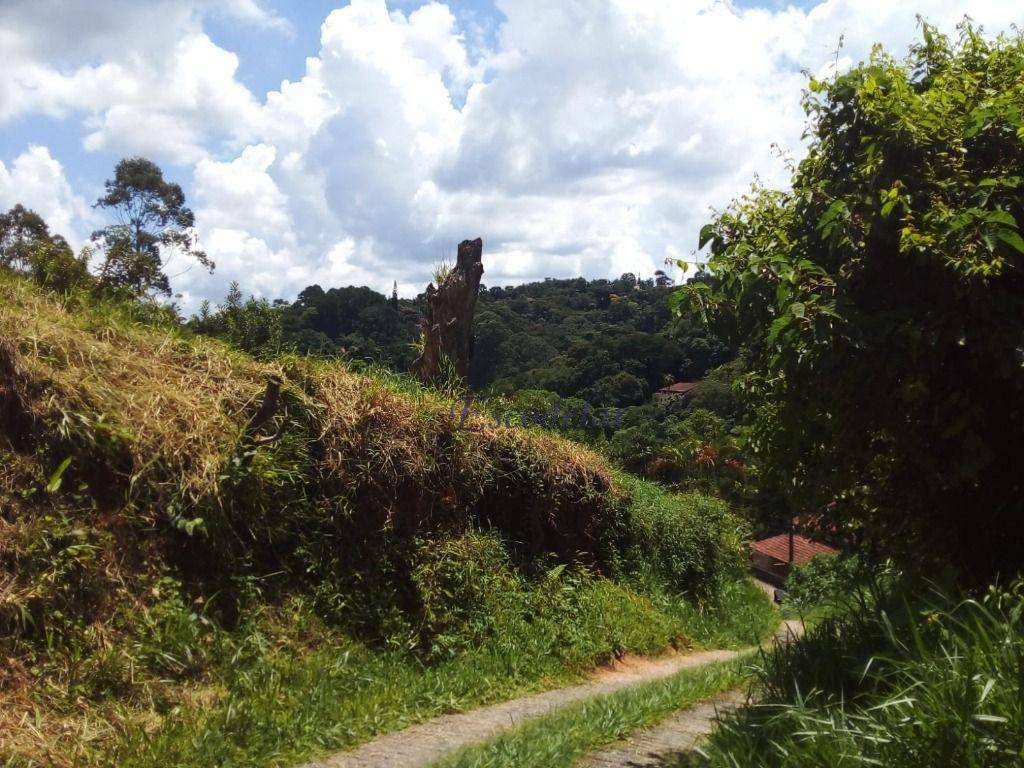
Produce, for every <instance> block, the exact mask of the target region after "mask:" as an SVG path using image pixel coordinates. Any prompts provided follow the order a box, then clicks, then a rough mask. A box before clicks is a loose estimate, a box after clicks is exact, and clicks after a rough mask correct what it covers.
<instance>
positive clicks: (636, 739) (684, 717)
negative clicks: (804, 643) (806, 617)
mask: <svg viewBox="0 0 1024 768" xmlns="http://www.w3.org/2000/svg"><path fill="white" fill-rule="evenodd" d="M803 631H804V627H803V624H802V623H801V622H799V621H791V620H787V621H783V622H782V624H780V625H779V629H778V631H777V632H776V633H775V641H776V642H780V643H789V642H792V641H793V640H795V639H797V638H798V637H800V635H802V634H803ZM745 701H746V695H745V694H744V692H743V691H738V690H737V691H728V692H726V693H723V694H721V695H719V696H716V697H715V698H713V699H710V700H708V701H705V702H703V703H701V704H698V705H697V706H695V707H690V708H689V709H684V710H680V711H679V712H677V713H676V714H674V715H672V716H671V717H670V718H668V719H667V720H663V721H662V722H660V723H658V724H657V725H654V726H652V727H650V728H646V729H644V730H642V731H638V732H637V733H634V734H633V735H632V736H631V737H630V738H629V739H627V740H626V741H623V742H619V743H618V744H613V745H612V746H610V747H608V748H607V749H603V750H601V751H600V752H595V753H594V754H592V755H590V756H588V757H587V758H586V759H584V760H583V762H581V763H580V768H656V766H662V765H665V764H666V763H668V762H669V761H670V760H671V759H672V758H674V757H680V756H682V755H685V754H687V753H689V752H692V751H693V749H694V747H696V746H697V743H698V742H699V741H700V740H701V739H702V738H704V737H705V736H707V735H708V734H709V733H711V729H712V728H714V725H715V720H716V719H717V718H718V716H719V715H720V714H723V713H725V712H728V711H729V710H732V709H736V708H737V707H740V706H742V705H743V704H744V703H745Z"/></svg>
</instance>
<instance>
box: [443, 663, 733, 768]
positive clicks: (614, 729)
mask: <svg viewBox="0 0 1024 768" xmlns="http://www.w3.org/2000/svg"><path fill="white" fill-rule="evenodd" d="M745 663H746V662H745V661H744V660H743V659H742V658H741V659H735V660H732V661H728V662H723V663H717V664H709V665H707V666H702V667H699V668H696V669H687V670H684V671H682V672H679V673H678V674H676V675H673V676H672V677H669V678H667V679H664V680H657V681H654V682H650V683H644V684H642V685H637V686H634V687H632V688H628V689H626V690H623V691H619V692H617V693H614V694H611V695H609V696H602V697H599V698H595V699H591V700H588V701H586V702H584V703H582V704H578V705H575V706H571V707H566V708H565V709H561V710H558V711H557V712H555V713H553V714H550V715H547V716H545V717H541V718H538V719H536V720H532V721H530V722H528V723H526V724H525V725H523V726H520V727H519V728H516V729H515V730H513V731H510V732H508V733H505V734H503V735H501V736H499V737H498V738H496V739H494V740H493V741H490V742H488V743H486V744H483V745H480V746H475V747H470V748H468V749H466V750H464V751H462V752H459V753H458V754H456V755H453V756H452V757H449V758H445V759H443V760H441V761H439V762H437V763H435V764H434V766H432V768H536V766H545V768H563V767H564V768H569V767H570V766H572V765H574V764H575V763H576V762H577V761H578V760H579V759H580V758H582V757H583V756H584V755H586V754H588V753H590V752H593V751H594V750H596V749H599V748H600V747H603V746H605V745H607V744H611V743H613V742H615V741H618V740H619V739H622V738H624V737H626V736H628V735H629V734H630V733H633V732H634V731H636V730H638V729H640V728H644V727H647V726H650V725H653V724H655V723H657V722H659V721H661V720H663V719H664V718H665V717H667V716H668V715H669V714H671V713H673V712H675V711H677V710H680V709H685V708H687V707H690V706H693V705H694V704H697V703H699V702H701V701H705V700H707V699H709V698H711V697H712V696H714V695H715V694H717V693H721V692H722V691H726V690H729V689H731V688H735V687H737V686H739V685H740V684H741V683H742V682H743V680H744V677H745V673H744V664H745Z"/></svg>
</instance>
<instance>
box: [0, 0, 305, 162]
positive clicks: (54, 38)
mask: <svg viewBox="0 0 1024 768" xmlns="http://www.w3.org/2000/svg"><path fill="white" fill-rule="evenodd" d="M210 13H220V14H226V15H229V16H231V17H232V18H236V19H240V20H243V21H246V22H248V23H250V24H254V25H257V26H264V27H278V28H284V27H287V24H286V23H285V22H284V21H283V20H281V19H280V18H278V17H277V16H276V15H274V14H272V13H270V12H268V11H266V10H264V9H263V8H262V6H260V5H259V4H258V3H256V2H255V0H231V2H225V3H214V2H210V1H208V0H157V1H156V2H152V3H138V2H135V1H134V0H131V1H129V0H107V2H87V1H86V0H71V1H70V2H68V1H67V0H65V1H63V2H59V3H58V2H56V0H32V2H29V1H28V0H9V1H8V2H6V3H4V4H3V5H2V6H0V30H2V31H0V44H2V45H0V49H2V50H4V53H5V62H4V64H5V69H6V72H5V77H4V79H3V81H2V82H0V123H3V122H5V121H10V120H12V119H14V118H17V117H19V116H22V115H27V114H45V115H49V116H51V117H57V118H78V117H80V118H82V119H84V121H85V125H86V128H87V130H88V133H87V134H86V136H85V137H84V139H83V146H84V148H85V149H86V150H89V151H92V150H99V149H112V150H115V151H119V152H121V153H123V154H128V153H145V154H149V155H152V156H154V157H156V158H158V159H168V160H171V161H174V162H184V163H191V162H196V161H197V160H199V159H201V158H203V157H205V156H206V155H207V154H208V144H209V142H211V141H213V140H217V139H220V138H223V137H228V138H231V139H234V140H236V141H243V140H245V139H246V138H247V134H248V131H249V126H250V123H251V121H252V120H254V119H255V117H256V114H257V109H258V106H259V105H258V103H257V102H256V100H255V99H254V97H253V96H252V94H251V93H250V92H249V91H248V89H247V88H246V87H245V86H244V85H242V84H241V83H240V82H238V80H237V79H236V73H237V69H238V57H237V56H236V55H235V54H234V53H232V52H230V51H226V50H224V49H222V48H220V47H218V46H217V45H215V44H214V43H213V42H212V41H211V40H210V38H209V37H208V36H207V35H206V34H205V33H203V31H202V19H203V17H204V15H207V14H210Z"/></svg>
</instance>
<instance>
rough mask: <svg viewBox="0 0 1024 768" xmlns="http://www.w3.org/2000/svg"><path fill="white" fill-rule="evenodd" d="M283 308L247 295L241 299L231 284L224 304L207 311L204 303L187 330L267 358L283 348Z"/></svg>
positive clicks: (239, 289) (234, 285) (240, 295)
mask: <svg viewBox="0 0 1024 768" xmlns="http://www.w3.org/2000/svg"><path fill="white" fill-rule="evenodd" d="M284 312H285V310H284V307H283V306H281V305H279V304H277V303H274V304H271V303H270V302H269V301H267V300H266V299H257V298H256V297H255V296H250V297H249V298H248V300H246V301H243V300H242V290H241V288H239V286H238V283H237V282H234V281H232V282H231V285H230V286H229V288H228V293H227V295H226V296H225V297H224V303H223V304H222V305H221V306H220V307H218V308H217V311H216V312H211V311H210V307H209V304H208V303H204V304H203V305H202V306H201V308H200V311H199V314H198V315H196V316H195V317H193V318H192V320H191V322H190V323H189V327H190V328H192V330H194V331H195V332H196V333H201V334H204V335H207V336H216V337H217V338H220V339H224V340H225V341H227V342H228V343H229V344H231V345H232V346H235V347H237V348H238V349H241V350H242V351H244V352H248V353H249V354H250V355H253V356H254V357H258V358H261V359H270V358H274V357H277V356H279V355H281V354H282V353H283V352H284V351H285V349H284V343H283V341H282V339H283V335H284Z"/></svg>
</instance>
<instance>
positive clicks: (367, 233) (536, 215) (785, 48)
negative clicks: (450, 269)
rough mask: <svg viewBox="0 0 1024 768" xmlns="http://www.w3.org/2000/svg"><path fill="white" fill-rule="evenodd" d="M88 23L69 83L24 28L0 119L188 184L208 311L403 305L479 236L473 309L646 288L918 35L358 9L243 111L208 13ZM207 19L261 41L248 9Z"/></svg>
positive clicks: (874, 4) (716, 15)
mask: <svg viewBox="0 0 1024 768" xmlns="http://www.w3.org/2000/svg"><path fill="white" fill-rule="evenodd" d="M45 2H55V0H45ZM29 5H30V4H29V3H28V0H15V2H13V7H15V8H22V9H24V8H27V7H29ZM61 5H62V6H63V5H65V4H63V3H62V4H61ZM67 5H68V6H69V7H72V8H75V7H77V3H75V2H72V3H69V4H67ZM92 5H93V4H91V3H90V4H89V6H90V7H92ZM98 5H99V6H100V7H101V10H102V11H103V13H106V11H108V10H110V9H111V8H113V9H114V11H111V14H110V17H109V18H108V22H109V24H110V25H111V29H109V30H106V31H100V32H96V35H97V36H98V37H96V36H93V37H90V36H89V35H86V36H85V37H86V38H88V39H89V40H92V42H88V41H84V42H83V41H81V40H75V39H72V38H73V37H74V35H71V34H70V33H68V34H67V35H66V36H67V38H68V40H67V44H68V47H69V51H70V52H69V53H68V54H67V56H66V57H64V58H61V57H54V56H49V55H43V54H41V53H39V51H40V42H39V40H40V39H42V38H40V37H39V35H40V34H41V33H39V32H38V29H36V28H34V27H32V25H31V23H29V22H26V21H25V19H24V17H25V16H26V13H20V12H19V13H20V15H19V16H18V18H19V19H21V22H20V23H22V24H28V26H29V28H28V29H27V30H22V29H21V28H18V32H19V34H17V35H16V37H17V40H8V39H4V40H3V42H5V43H6V42H11V44H12V45H14V46H15V48H14V49H12V50H15V49H16V50H17V52H18V56H17V57H15V58H16V60H17V61H18V62H20V63H19V64H17V65H16V70H15V71H16V73H17V75H16V76H15V77H13V78H7V79H5V81H4V82H3V83H0V120H2V119H3V117H4V116H5V115H6V116H8V117H9V116H10V115H12V114H16V113H23V112H26V111H27V112H32V111H42V112H47V113H51V114H84V115H85V116H86V123H85V137H84V138H85V144H86V147H88V148H107V149H111V150H115V151H118V152H122V153H126V152H146V153H154V154H158V155H159V153H163V154H164V156H168V157H172V158H175V159H177V160H180V161H183V162H188V163H190V164H193V167H194V188H193V190H192V192H193V193H194V195H193V198H194V200H195V203H196V209H197V217H198V219H197V223H198V227H199V230H200V235H201V237H202V239H203V243H204V246H205V247H206V248H207V250H208V251H209V252H210V254H211V256H213V257H214V259H215V260H216V261H217V263H218V272H217V273H216V274H215V275H214V276H212V277H210V276H206V275H202V274H199V272H198V271H194V272H193V273H189V274H188V275H185V276H183V277H182V278H180V280H179V281H178V283H177V285H178V286H179V287H181V288H184V289H185V290H187V291H188V293H189V295H190V296H201V295H206V296H210V297H212V298H216V297H218V296H221V295H223V290H224V286H225V284H226V282H227V281H228V280H230V279H233V278H234V279H238V280H239V282H241V283H242V285H243V286H244V287H246V288H247V289H248V290H252V291H255V292H258V293H262V294H264V295H268V296H278V295H286V296H287V295H293V294H294V293H295V292H296V291H297V290H299V289H301V288H302V287H303V286H304V285H306V284H308V283H310V282H321V283H322V284H324V285H335V284H344V283H349V282H352V283H365V284H369V285H371V286H372V287H374V288H377V289H378V290H384V291H386V290H389V289H390V285H391V282H392V281H393V280H397V281H398V282H399V284H400V285H402V286H403V287H404V288H406V289H407V290H415V289H416V288H418V287H419V286H422V285H423V284H424V283H425V282H426V280H427V279H428V276H429V273H430V267H431V266H432V264H433V263H434V262H436V261H438V260H439V259H440V258H441V257H442V256H444V255H445V254H451V253H452V252H453V251H454V248H455V244H456V243H457V242H458V241H459V240H461V239H463V238H465V237H475V236H477V235H479V236H482V237H483V238H484V240H485V267H486V270H487V272H486V274H485V277H484V281H485V282H486V283H488V284H492V285H493V284H504V283H506V282H521V281H524V280H532V279H539V278H542V277H545V276H569V275H578V274H584V275H588V276H601V275H604V276H617V275H618V274H620V273H621V272H626V271H630V272H634V273H637V274H641V275H645V276H649V275H650V274H651V273H652V272H653V271H654V270H655V269H658V268H660V267H662V266H663V262H664V260H665V259H666V258H678V257H679V256H681V255H682V256H686V255H687V254H689V253H691V252H692V250H693V248H694V246H695V245H696V233H697V231H698V230H699V227H700V225H701V224H702V223H703V221H704V220H705V219H706V217H707V215H708V208H709V207H710V206H722V205H724V204H725V203H727V202H728V200H729V199H730V198H732V197H733V196H735V195H736V194H738V193H741V192H742V191H743V190H744V189H745V188H746V187H747V186H748V185H749V183H750V181H751V180H752V179H753V178H754V177H755V175H757V176H760V177H761V178H762V179H763V180H764V181H765V182H766V183H769V184H784V183H785V181H786V178H787V172H786V169H785V164H784V163H783V162H782V160H781V159H780V158H779V156H778V150H777V149H776V148H773V145H778V146H780V147H782V148H783V149H784V150H787V151H789V152H791V153H792V154H794V155H797V156H799V155H800V154H801V152H802V148H801V147H802V145H801V133H802V130H803V127H804V117H803V114H802V112H801V109H800V92H801V88H802V86H803V85H804V82H805V75H804V74H803V71H804V70H806V71H810V72H827V71H829V68H830V67H832V68H834V67H835V65H836V64H837V63H838V65H839V66H840V67H843V66H850V65H852V64H853V63H855V62H856V61H858V60H862V59H863V58H865V57H866V56H867V54H868V52H869V51H870V47H871V45H872V44H874V43H876V42H880V43H882V44H884V45H885V46H886V47H888V48H889V49H891V50H893V51H895V52H897V53H899V52H902V51H903V50H905V48H906V46H907V45H908V44H909V43H910V42H912V41H913V40H914V39H915V38H916V37H917V35H918V32H917V21H916V18H915V14H914V13H913V12H912V11H910V10H908V9H907V8H906V7H905V6H902V5H900V4H894V3H891V2H883V1H882V0H821V2H818V3H817V4H814V5H812V6H810V7H808V8H805V9H804V8H797V7H793V6H785V7H783V4H781V3H774V2H772V3H768V2H766V6H770V7H765V8H741V7H739V6H737V5H735V4H733V3H732V2H729V0H686V1H685V2H682V1H681V2H670V1H669V0H572V1H571V2H564V3H551V2H549V1H548V0H496V5H497V10H498V11H500V13H501V15H502V16H503V18H504V20H503V21H502V23H501V25H500V27H499V28H498V29H497V30H496V34H493V35H481V34H480V31H479V29H478V27H477V20H476V19H472V20H470V19H467V18H459V17H457V16H456V15H455V13H453V11H452V10H451V9H450V8H449V7H448V6H447V5H445V4H443V3H439V2H429V3H426V4H418V7H415V9H412V10H408V9H407V8H408V6H409V5H410V4H409V3H403V4H402V8H401V9H399V8H398V7H396V6H395V5H394V4H392V5H388V4H387V3H386V2H385V0H352V2H351V3H349V4H348V5H346V6H345V7H342V8H339V9H337V10H334V11H332V12H331V13H330V15H329V16H328V17H327V18H326V19H325V20H324V22H323V25H322V28H321V37H320V48H319V50H318V51H309V52H305V53H309V54H311V55H310V57H309V58H308V59H307V60H306V66H305V72H304V74H303V76H302V77H301V78H299V79H297V80H296V81H294V82H284V83H283V84H282V85H281V87H280V88H279V89H277V90H275V91H273V92H271V93H269V94H267V96H266V98H265V99H263V100H262V101H260V100H257V99H255V98H254V97H253V96H252V94H250V93H249V91H248V90H247V89H246V88H245V87H244V86H242V85H241V84H240V83H239V82H238V79H237V68H238V59H237V57H236V55H235V54H234V53H232V52H230V51H226V50H224V49H222V48H220V47H218V46H217V45H215V44H214V43H213V42H212V41H211V40H210V39H209V37H208V36H207V35H206V34H205V32H204V31H203V28H202V19H203V17H204V15H205V14H207V13H209V12H211V11H210V8H211V7H212V4H209V3H202V2H191V3H189V2H186V0H158V1H157V2H156V3H153V4H138V3H131V2H128V0H108V2H107V3H101V4H98ZM32 6H33V7H37V4H35V3H34V4H32ZM142 6H145V8H146V9H147V10H140V8H141V7H142ZM11 7H12V5H11V4H8V5H7V6H5V9H4V10H0V22H3V21H5V20H7V19H6V18H5V14H6V15H7V17H9V16H10V14H11V11H10V8H11ZM218 7H221V8H226V9H227V10H221V11H220V12H230V13H233V14H235V16H236V17H237V18H242V19H248V20H249V21H250V22H251V23H254V24H257V25H262V26H279V25H280V24H279V21H280V20H279V19H277V17H275V16H273V14H270V13H268V12H266V11H265V10H263V6H261V5H258V4H256V3H255V2H253V0H233V2H232V3H230V4H228V5H227V6H218ZM150 9H156V10H153V11H152V14H153V15H152V16H151V15H148V14H150ZM916 10H919V11H920V12H921V13H922V14H923V15H924V16H925V17H927V18H928V19H929V20H931V21H933V22H935V23H936V24H938V25H939V26H940V28H942V29H944V30H946V31H952V30H953V27H954V25H955V24H956V23H957V22H958V21H959V20H960V19H961V18H962V17H963V16H964V14H970V15H971V16H972V17H973V18H975V19H976V20H978V21H980V22H982V23H984V24H985V25H986V26H987V27H988V29H989V30H990V31H997V30H1000V29H1004V28H1006V27H1008V26H1009V25H1010V24H1012V23H1014V22H1020V21H1022V20H1024V11H1022V10H1021V9H1020V7H1019V5H1018V4H1014V3H1007V2H1005V1H1004V0H973V1H970V2H968V1H967V0H920V2H919V3H918V7H917V9H916ZM158 15H159V16H158ZM71 16H72V17H73V16H74V14H73V13H72V14H71ZM115 16H116V18H115ZM158 17H159V18H161V19H162V21H161V22H160V24H159V25H158V27H159V28H162V32H161V34H159V35H157V34H156V33H155V32H154V31H153V30H152V29H150V25H152V24H153V19H155V18H158ZM71 23H74V20H72V22H69V24H71ZM79 23H84V22H82V20H81V19H79ZM37 26H38V25H37ZM139 27H144V28H145V29H144V30H143V31H142V32H141V33H140V34H139V35H138V36H137V37H131V40H132V41H134V42H133V43H132V45H136V42H137V45H136V47H134V48H132V47H131V46H129V48H130V49H131V51H132V52H131V53H124V54H121V53H119V54H117V55H113V54H109V50H114V48H115V47H114V46H110V45H108V42H109V41H108V40H107V39H106V38H105V37H104V35H111V36H113V37H114V38H117V39H121V38H122V37H126V36H127V37H130V35H129V33H128V31H127V30H128V29H136V28H139ZM10 28H11V26H10V25H9V24H0V29H10ZM33 30H35V31H33ZM23 31H24V34H21V32H23ZM56 34H58V35H62V34H64V32H61V31H60V30H58V31H57V33H56ZM151 34H152V35H156V36H155V37H150V35H151ZM0 35H9V33H6V32H5V33H0ZM94 38H95V39H94ZM111 39H112V38H111ZM485 40H489V41H490V42H489V43H487V42H483V41H485ZM840 40H842V41H843V44H842V49H841V50H839V46H840ZM97 41H99V42H97ZM104 51H108V53H104ZM225 140H226V141H225Z"/></svg>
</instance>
